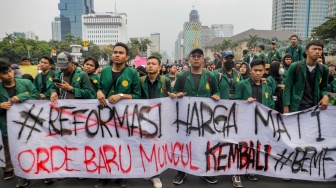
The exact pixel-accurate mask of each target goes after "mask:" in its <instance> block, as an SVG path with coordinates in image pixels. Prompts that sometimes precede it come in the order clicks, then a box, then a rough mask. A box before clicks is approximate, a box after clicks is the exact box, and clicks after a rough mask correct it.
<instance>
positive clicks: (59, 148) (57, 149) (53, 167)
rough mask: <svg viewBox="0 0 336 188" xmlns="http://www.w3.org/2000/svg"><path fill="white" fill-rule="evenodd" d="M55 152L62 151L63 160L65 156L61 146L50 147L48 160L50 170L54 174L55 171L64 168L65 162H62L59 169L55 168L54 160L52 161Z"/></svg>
mask: <svg viewBox="0 0 336 188" xmlns="http://www.w3.org/2000/svg"><path fill="white" fill-rule="evenodd" d="M56 151H62V152H63V154H64V159H65V156H66V151H65V149H64V148H63V147H61V146H52V147H50V158H51V170H52V172H56V171H58V170H59V169H61V168H62V167H63V166H64V164H65V160H63V162H62V165H61V166H59V167H55V164H54V160H53V159H54V152H56Z"/></svg>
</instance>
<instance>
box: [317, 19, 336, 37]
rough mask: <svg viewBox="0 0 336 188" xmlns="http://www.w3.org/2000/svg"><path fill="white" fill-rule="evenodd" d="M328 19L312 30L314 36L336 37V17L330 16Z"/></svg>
mask: <svg viewBox="0 0 336 188" xmlns="http://www.w3.org/2000/svg"><path fill="white" fill-rule="evenodd" d="M327 19H328V20H327V21H326V22H324V23H323V24H321V25H320V26H318V27H315V28H314V29H313V30H312V36H314V37H318V38H319V39H336V32H335V31H336V17H328V18H327Z"/></svg>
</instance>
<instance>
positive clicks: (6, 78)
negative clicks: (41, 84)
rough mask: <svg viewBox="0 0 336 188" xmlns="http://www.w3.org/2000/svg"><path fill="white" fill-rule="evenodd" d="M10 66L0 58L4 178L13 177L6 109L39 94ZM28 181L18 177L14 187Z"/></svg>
mask: <svg viewBox="0 0 336 188" xmlns="http://www.w3.org/2000/svg"><path fill="white" fill-rule="evenodd" d="M10 67H11V65H10V64H9V63H8V62H7V61H5V60H2V59H1V60H0V79H1V83H0V130H1V133H2V139H3V140H2V141H3V144H4V151H5V159H6V167H5V168H2V169H3V172H4V179H5V180H9V179H11V178H13V177H14V171H13V165H12V161H11V158H10V153H9V144H8V135H7V110H9V109H10V107H11V106H12V105H13V104H14V103H19V102H24V101H25V100H29V99H40V94H39V92H38V91H37V90H36V88H35V87H34V85H33V83H32V82H31V81H29V80H26V79H18V78H14V72H13V70H12V69H11V68H10ZM28 183H29V181H28V180H27V179H24V178H21V177H19V179H18V182H17V184H16V187H25V186H27V185H28Z"/></svg>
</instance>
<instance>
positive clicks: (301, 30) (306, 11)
mask: <svg viewBox="0 0 336 188" xmlns="http://www.w3.org/2000/svg"><path fill="white" fill-rule="evenodd" d="M272 12H273V15H272V30H285V31H293V32H295V33H297V34H299V35H300V36H302V37H309V36H311V31H312V29H313V28H315V27H317V26H320V25H321V24H322V23H324V22H325V21H326V19H325V17H326V16H327V12H328V0H273V11H272Z"/></svg>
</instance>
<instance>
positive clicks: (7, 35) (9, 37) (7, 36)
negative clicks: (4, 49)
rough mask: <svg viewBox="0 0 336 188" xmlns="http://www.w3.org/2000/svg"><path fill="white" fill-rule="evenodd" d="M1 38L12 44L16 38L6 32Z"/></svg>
mask: <svg viewBox="0 0 336 188" xmlns="http://www.w3.org/2000/svg"><path fill="white" fill-rule="evenodd" d="M3 40H5V41H7V42H8V43H9V44H13V43H14V42H15V40H16V38H15V37H14V35H13V34H7V33H6V37H5V38H4V39H3Z"/></svg>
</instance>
